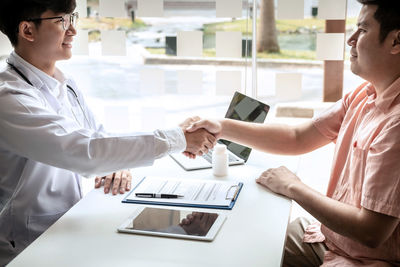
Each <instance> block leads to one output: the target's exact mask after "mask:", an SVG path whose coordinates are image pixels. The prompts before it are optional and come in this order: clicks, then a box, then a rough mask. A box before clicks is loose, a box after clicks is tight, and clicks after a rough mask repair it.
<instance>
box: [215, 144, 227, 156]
mask: <svg viewBox="0 0 400 267" xmlns="http://www.w3.org/2000/svg"><path fill="white" fill-rule="evenodd" d="M214 151H215V153H217V154H223V153H225V151H226V145H224V144H217V145H216V146H215V147H214Z"/></svg>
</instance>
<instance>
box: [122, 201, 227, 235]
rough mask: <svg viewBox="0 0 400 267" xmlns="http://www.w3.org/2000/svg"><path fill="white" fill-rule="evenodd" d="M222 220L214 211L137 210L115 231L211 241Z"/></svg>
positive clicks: (222, 215)
mask: <svg viewBox="0 0 400 267" xmlns="http://www.w3.org/2000/svg"><path fill="white" fill-rule="evenodd" d="M225 219H226V216H225V215H224V214H221V213H216V212H212V213H208V212H199V211H193V210H179V209H162V208H161V209H160V208H148V207H141V208H138V209H136V210H135V212H134V213H133V214H132V215H131V216H129V218H128V219H127V220H126V221H125V222H124V223H123V224H122V225H121V226H120V227H119V228H118V232H121V233H131V234H142V235H153V236H163V237H173V238H183V239H194V240H202V241H212V240H214V238H215V236H216V235H217V233H218V231H219V229H220V228H221V226H222V224H223V223H224V221H225Z"/></svg>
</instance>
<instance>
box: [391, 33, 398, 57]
mask: <svg viewBox="0 0 400 267" xmlns="http://www.w3.org/2000/svg"><path fill="white" fill-rule="evenodd" d="M391 53H392V54H400V31H395V32H394V38H393V43H392V50H391Z"/></svg>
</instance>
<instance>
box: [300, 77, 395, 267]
mask: <svg viewBox="0 0 400 267" xmlns="http://www.w3.org/2000/svg"><path fill="white" fill-rule="evenodd" d="M314 125H315V127H316V128H317V129H318V130H319V131H320V132H321V133H322V134H323V135H324V136H326V137H328V138H329V139H331V140H332V141H333V142H336V147H335V155H334V159H333V166H332V172H331V177H330V181H329V185H328V191H327V196H328V197H331V198H333V199H335V200H338V201H340V202H343V203H346V204H349V205H352V206H355V207H358V208H361V207H364V208H365V209H368V210H371V211H374V212H378V213H382V214H386V215H389V216H393V217H396V218H400V78H398V79H397V80H396V81H395V82H394V83H392V85H390V86H389V87H388V88H387V89H386V90H384V91H383V92H382V93H380V94H379V95H377V93H376V90H375V88H374V87H373V86H372V85H371V84H368V83H365V84H363V85H361V86H360V87H358V88H357V89H356V90H355V91H353V92H351V93H349V94H347V95H346V96H345V97H344V98H343V99H342V100H340V101H338V102H337V103H336V104H335V105H333V106H332V107H331V108H330V109H328V110H327V111H326V112H324V113H323V114H321V115H320V116H318V117H317V118H315V119H314ZM356 227H357V225H354V228H356ZM321 232H322V234H323V235H322V234H321V233H320V234H318V233H316V232H315V227H314V226H310V229H308V231H306V233H305V235H304V241H305V242H316V241H321V240H323V237H324V236H325V243H326V245H327V246H328V248H329V251H328V252H327V253H326V254H325V258H324V264H323V266H360V265H361V266H392V265H393V264H394V265H398V266H400V225H398V226H397V227H396V229H395V230H394V232H393V234H392V235H391V236H390V237H389V239H388V240H387V241H386V242H385V243H384V244H383V245H381V246H380V247H378V248H369V247H367V246H364V245H362V244H360V243H358V242H357V241H354V240H352V239H350V238H347V237H345V236H342V235H340V234H337V233H335V232H334V231H332V230H330V229H328V228H327V227H325V226H324V225H322V227H321Z"/></svg>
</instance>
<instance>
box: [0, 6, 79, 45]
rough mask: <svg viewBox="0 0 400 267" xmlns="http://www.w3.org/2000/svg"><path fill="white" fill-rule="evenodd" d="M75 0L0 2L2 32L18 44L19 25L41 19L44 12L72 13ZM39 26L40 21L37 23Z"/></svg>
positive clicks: (14, 43) (12, 42) (0, 27)
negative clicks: (25, 21)
mask: <svg viewBox="0 0 400 267" xmlns="http://www.w3.org/2000/svg"><path fill="white" fill-rule="evenodd" d="M75 7H76V2H75V0H0V31H2V32H3V33H4V34H5V35H7V37H8V39H10V42H11V44H12V45H13V46H14V47H15V46H16V45H17V44H18V27H19V24H20V23H21V22H22V21H24V20H28V19H32V18H39V17H40V16H41V15H42V14H43V13H44V12H46V11H48V10H51V11H53V12H54V13H72V12H73V11H74V9H75ZM35 24H36V25H37V26H39V25H40V21H35Z"/></svg>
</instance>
